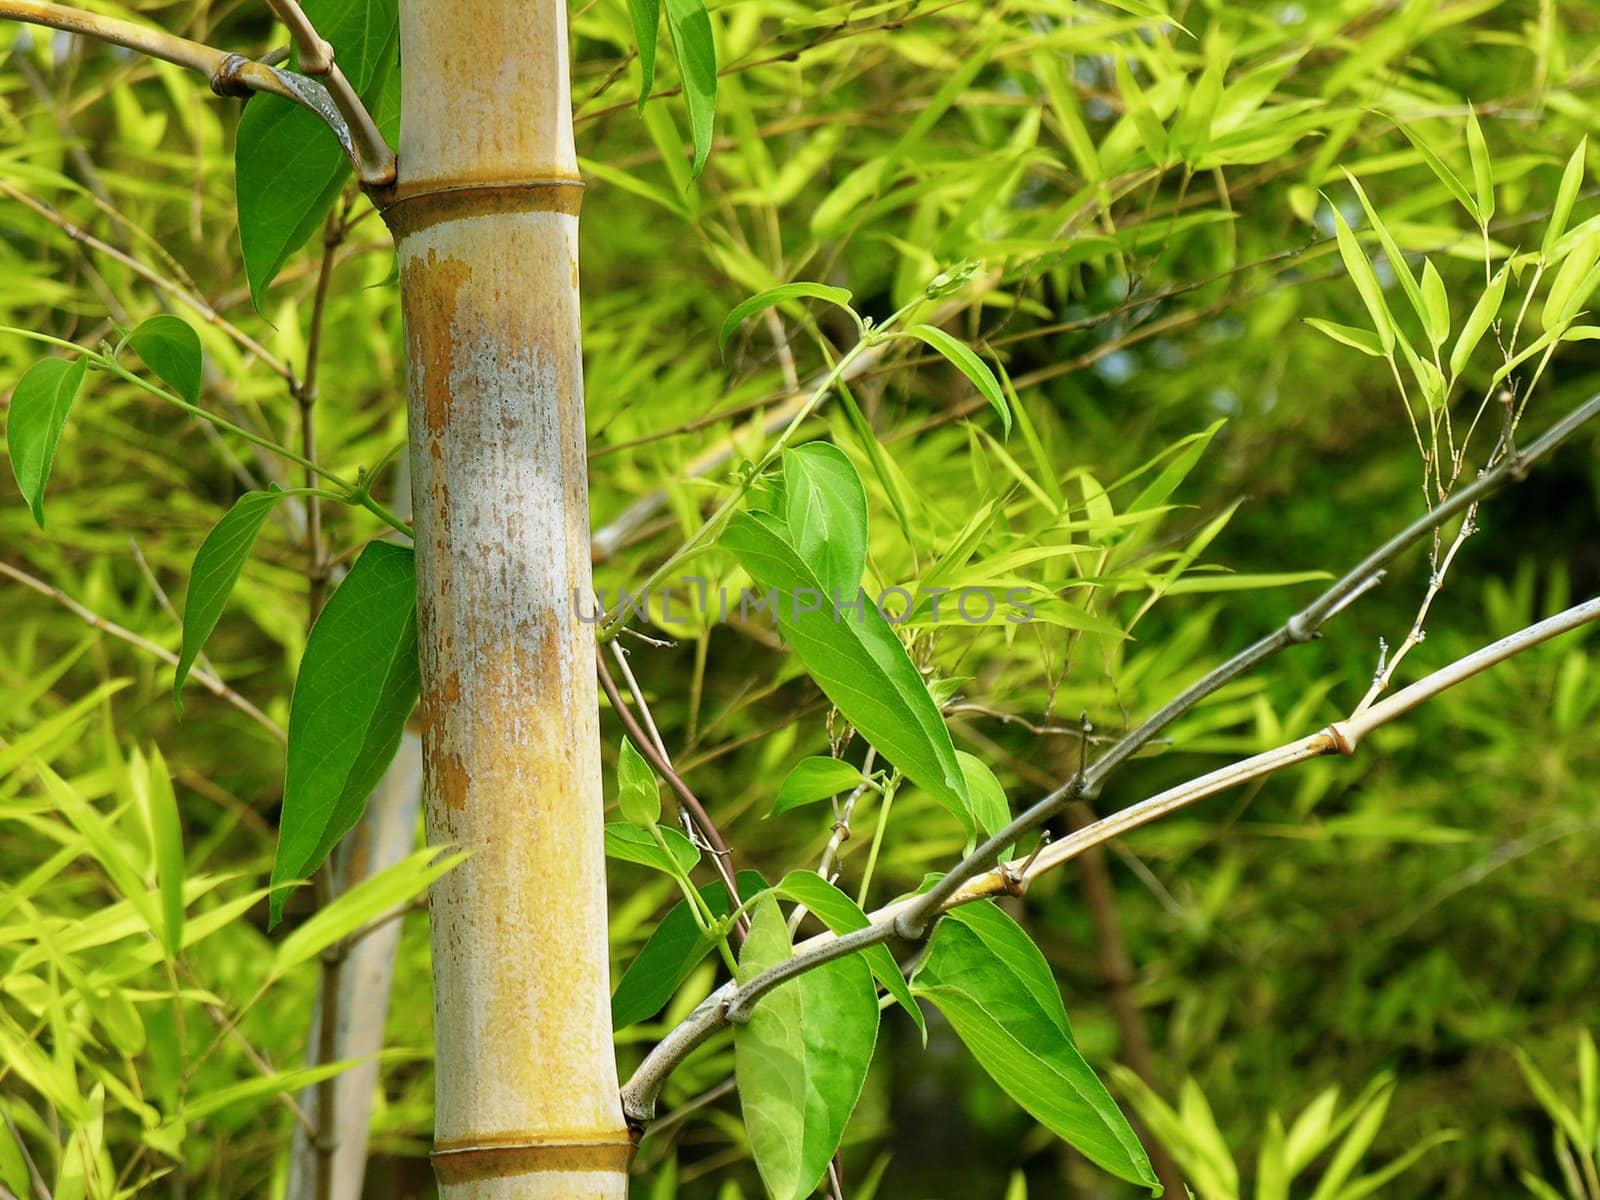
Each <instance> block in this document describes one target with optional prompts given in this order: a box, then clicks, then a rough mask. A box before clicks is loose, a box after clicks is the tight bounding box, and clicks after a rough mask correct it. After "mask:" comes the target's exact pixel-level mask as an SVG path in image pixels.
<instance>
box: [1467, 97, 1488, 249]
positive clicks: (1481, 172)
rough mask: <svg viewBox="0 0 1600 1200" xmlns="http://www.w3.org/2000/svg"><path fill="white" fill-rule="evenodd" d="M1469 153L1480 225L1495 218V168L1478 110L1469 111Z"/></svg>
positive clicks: (1469, 109)
mask: <svg viewBox="0 0 1600 1200" xmlns="http://www.w3.org/2000/svg"><path fill="white" fill-rule="evenodd" d="M1467 153H1468V154H1469V155H1471V156H1472V185H1473V187H1474V189H1476V191H1477V193H1478V224H1480V225H1487V224H1488V223H1489V222H1490V221H1491V220H1492V219H1493V218H1494V168H1493V166H1492V165H1491V164H1490V161H1489V144H1488V143H1487V142H1485V141H1484V140H1483V127H1482V126H1481V125H1479V124H1478V113H1477V110H1476V109H1473V108H1470V107H1469V108H1468V109H1467Z"/></svg>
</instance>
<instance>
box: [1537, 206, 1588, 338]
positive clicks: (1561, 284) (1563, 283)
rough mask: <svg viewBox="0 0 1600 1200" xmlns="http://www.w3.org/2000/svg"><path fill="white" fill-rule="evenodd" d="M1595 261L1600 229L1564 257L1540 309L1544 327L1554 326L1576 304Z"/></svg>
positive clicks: (1552, 327) (1550, 327)
mask: <svg viewBox="0 0 1600 1200" xmlns="http://www.w3.org/2000/svg"><path fill="white" fill-rule="evenodd" d="M1596 262H1600V230H1596V231H1595V232H1594V233H1591V234H1590V235H1589V236H1588V237H1586V238H1584V239H1583V240H1582V241H1581V242H1579V243H1578V244H1577V245H1576V246H1574V247H1573V249H1572V253H1570V254H1568V255H1567V257H1566V258H1564V259H1563V260H1562V262H1561V268H1560V270H1558V271H1557V272H1556V277H1555V279H1554V280H1552V281H1551V283H1550V291H1549V292H1548V293H1546V295H1545V299H1544V304H1543V306H1542V307H1541V308H1540V310H1539V322H1540V324H1541V325H1542V326H1543V327H1544V328H1545V329H1554V328H1555V327H1556V326H1557V325H1559V324H1560V323H1561V319H1562V315H1563V314H1564V313H1566V312H1568V311H1569V310H1572V309H1574V308H1575V305H1574V304H1573V297H1574V296H1575V295H1577V293H1578V289H1579V287H1580V285H1581V284H1582V283H1583V281H1584V278H1585V277H1586V276H1587V275H1588V274H1589V271H1590V269H1591V268H1593V266H1594V265H1595V263H1596ZM1580 303H1581V302H1580Z"/></svg>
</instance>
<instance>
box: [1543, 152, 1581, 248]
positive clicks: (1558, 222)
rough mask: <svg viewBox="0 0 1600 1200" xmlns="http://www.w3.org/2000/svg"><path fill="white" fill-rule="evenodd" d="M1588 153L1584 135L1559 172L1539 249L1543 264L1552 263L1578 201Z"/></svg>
mask: <svg viewBox="0 0 1600 1200" xmlns="http://www.w3.org/2000/svg"><path fill="white" fill-rule="evenodd" d="M1588 153H1589V137H1588V135H1587V134H1585V135H1584V136H1583V137H1582V138H1580V139H1579V140H1578V148H1577V149H1576V150H1574V151H1573V152H1572V157H1571V158H1569V159H1567V165H1566V168H1565V170H1563V171H1562V172H1561V186H1560V187H1559V188H1557V189H1556V203H1555V207H1554V208H1552V209H1551V210H1550V223H1549V224H1548V225H1546V226H1545V228H1544V241H1543V243H1541V245H1540V247H1539V257H1540V258H1542V259H1544V261H1545V262H1550V261H1552V259H1553V258H1554V255H1555V250H1556V243H1557V242H1559V241H1560V240H1561V235H1562V234H1564V233H1566V231H1567V222H1568V221H1569V220H1571V218H1572V206H1573V205H1574V204H1576V203H1577V201H1578V189H1580V188H1581V187H1583V172H1584V164H1585V160H1586V158H1587V156H1588Z"/></svg>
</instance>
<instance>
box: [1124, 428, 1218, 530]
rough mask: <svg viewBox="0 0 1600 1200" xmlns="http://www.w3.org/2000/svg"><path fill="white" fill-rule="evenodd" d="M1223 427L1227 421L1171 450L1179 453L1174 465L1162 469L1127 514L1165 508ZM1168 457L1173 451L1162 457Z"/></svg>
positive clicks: (1129, 506)
mask: <svg viewBox="0 0 1600 1200" xmlns="http://www.w3.org/2000/svg"><path fill="white" fill-rule="evenodd" d="M1224 424H1226V421H1225V420H1221V421H1213V422H1212V423H1211V424H1210V425H1208V426H1206V428H1204V429H1202V430H1201V431H1200V432H1199V433H1191V434H1189V436H1187V437H1185V438H1184V439H1182V440H1181V441H1179V442H1178V443H1177V444H1176V445H1175V446H1174V447H1172V449H1173V450H1176V451H1177V453H1176V454H1174V455H1173V458H1172V461H1171V462H1169V463H1168V464H1167V465H1166V466H1165V467H1163V468H1162V469H1161V473H1160V474H1159V475H1157V476H1156V477H1155V478H1154V479H1152V480H1151V481H1150V482H1149V483H1148V484H1146V485H1145V487H1144V489H1143V490H1142V491H1140V493H1139V494H1138V495H1137V496H1135V497H1134V500H1133V503H1132V504H1130V505H1128V508H1127V511H1128V512H1130V513H1137V512H1147V511H1149V510H1150V509H1153V508H1156V507H1159V506H1160V505H1162V504H1165V503H1166V502H1167V498H1168V497H1169V496H1171V495H1172V493H1173V492H1175V491H1177V490H1178V485H1179V484H1181V483H1182V482H1183V481H1184V480H1185V479H1187V478H1189V472H1190V471H1193V470H1194V468H1195V464H1196V463H1198V462H1199V461H1200V459H1201V457H1202V456H1203V455H1204V454H1205V452H1206V449H1207V447H1209V446H1210V445H1211V439H1212V438H1214V437H1216V436H1217V430H1219V429H1221V428H1222V427H1223V425H1224ZM1166 453H1171V451H1170V450H1168V451H1164V452H1163V455H1165V454H1166Z"/></svg>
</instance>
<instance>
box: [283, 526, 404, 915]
mask: <svg viewBox="0 0 1600 1200" xmlns="http://www.w3.org/2000/svg"><path fill="white" fill-rule="evenodd" d="M416 614H417V579H416V562H415V559H414V557H413V555H412V552H411V550H410V548H409V547H405V546H395V545H392V544H390V543H388V542H373V543H371V544H370V545H369V546H367V548H366V549H365V550H363V551H362V552H361V557H360V558H358V559H356V562H355V566H353V567H351V568H350V574H349V575H347V576H346V577H345V580H344V582H343V583H341V584H340V585H339V589H338V591H336V592H334V593H333V595H332V596H330V597H329V598H328V603H327V605H326V607H324V608H323V610H322V615H321V616H320V617H318V618H317V623H316V625H315V626H314V627H313V628H312V630H311V636H310V638H309V639H307V641H306V650H305V656H304V657H303V658H302V659H301V661H300V673H299V675H298V676H297V677H296V679H295V684H294V697H293V699H292V700H291V702H290V705H289V766H288V773H287V777H286V778H285V780H284V785H283V815H282V817H281V819H280V822H279V829H278V854H277V858H276V859H275V861H274V862H273V864H272V882H273V884H274V885H277V884H280V883H285V882H287V881H289V880H291V879H304V878H306V877H307V876H309V875H310V874H311V873H312V872H313V871H315V870H316V869H317V867H318V866H319V865H321V863H322V860H323V859H324V858H326V857H327V856H328V852H329V851H330V850H332V849H333V847H334V845H335V844H336V843H337V842H338V841H339V839H340V838H342V837H343V836H344V835H345V834H346V833H347V832H349V830H350V829H351V827H352V826H354V825H355V823H356V821H357V820H358V819H359V818H360V816H361V811H362V809H363V808H365V807H366V802H367V796H368V794H369V793H371V791H372V789H373V787H374V786H375V785H376V784H377V782H378V779H379V778H380V777H381V776H382V775H383V772H384V771H385V770H386V769H387V768H388V766H389V762H390V760H391V759H393V758H394V753H395V750H396V748H397V747H398V746H399V745H400V735H401V734H402V733H403V732H404V731H405V723H406V718H407V717H408V716H410V715H411V710H412V708H413V707H414V706H415V705H416V702H417V622H416ZM285 898H286V894H285V892H284V891H283V890H282V889H279V890H277V891H275V892H273V895H272V905H271V922H272V923H273V924H276V923H277V922H278V920H279V918H280V917H282V916H283V904H284V900H285Z"/></svg>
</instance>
